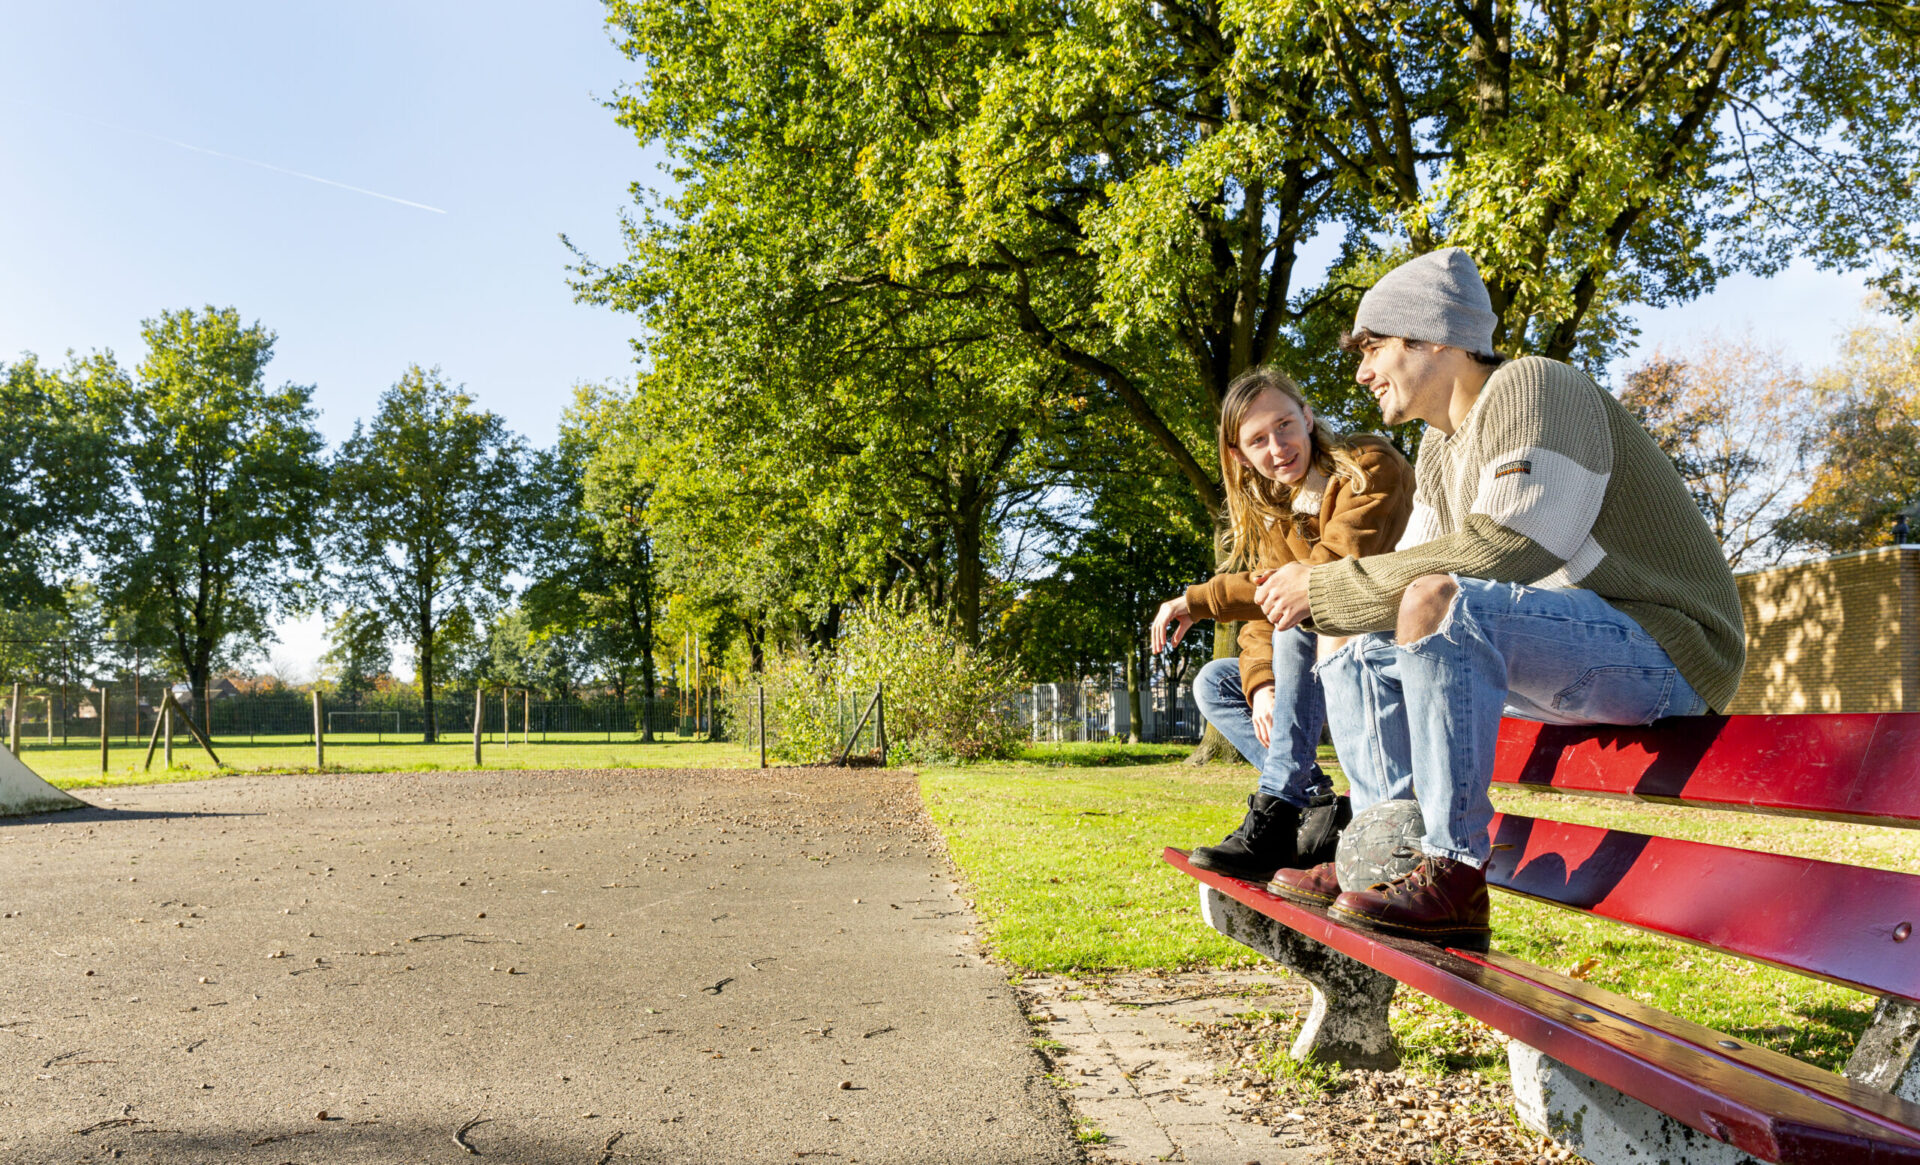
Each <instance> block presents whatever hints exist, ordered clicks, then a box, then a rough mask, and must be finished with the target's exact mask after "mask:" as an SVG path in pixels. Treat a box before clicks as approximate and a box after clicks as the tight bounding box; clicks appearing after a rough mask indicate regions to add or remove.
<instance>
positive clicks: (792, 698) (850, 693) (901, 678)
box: [729, 604, 1022, 763]
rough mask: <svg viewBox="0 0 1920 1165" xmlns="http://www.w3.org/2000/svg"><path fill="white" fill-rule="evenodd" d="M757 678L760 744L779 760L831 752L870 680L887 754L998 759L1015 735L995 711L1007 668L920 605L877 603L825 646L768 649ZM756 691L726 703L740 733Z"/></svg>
mask: <svg viewBox="0 0 1920 1165" xmlns="http://www.w3.org/2000/svg"><path fill="white" fill-rule="evenodd" d="M761 682H762V683H763V684H764V685H765V687H766V693H767V723H768V734H767V747H768V751H769V752H770V753H771V754H772V755H773V756H774V757H777V758H778V759H781V760H787V761H797V762H801V763H819V762H823V761H827V760H831V759H833V758H834V757H835V756H836V755H837V753H838V750H839V749H840V747H841V746H842V745H843V744H844V743H845V736H844V734H845V733H846V732H848V731H850V730H851V729H852V727H853V724H854V722H855V721H857V719H858V717H859V715H860V713H861V712H863V711H865V710H866V707H867V702H868V701H869V700H870V699H871V698H872V696H873V690H874V687H875V685H877V684H884V685H885V686H886V705H885V706H886V723H887V743H888V746H889V759H894V760H908V761H926V760H948V759H953V760H980V759H983V758H989V757H1007V756H1012V755H1014V754H1015V753H1016V752H1017V751H1018V749H1019V746H1020V743H1021V739H1022V738H1021V728H1020V726H1019V725H1017V724H1015V723H1014V722H1013V721H1012V720H1010V719H1009V718H1007V717H1006V716H1004V715H1002V713H1001V708H1002V707H1003V706H1004V705H1005V703H1006V702H1007V700H1008V699H1009V698H1010V697H1011V695H1012V694H1013V691H1014V689H1015V687H1016V686H1017V685H1016V684H1015V682H1014V679H1013V672H1012V669H1011V668H1010V667H1009V666H1008V665H1006V664H1004V663H1002V662H1000V661H999V660H996V659H993V658H991V657H990V656H987V655H984V654H982V653H980V652H978V651H975V650H974V649H972V648H971V647H968V646H967V645H966V644H965V643H963V642H961V641H960V639H959V637H958V636H956V635H955V634H954V633H953V632H952V631H951V630H950V629H949V628H947V627H946V626H944V625H943V624H941V623H939V622H937V621H935V620H934V619H933V618H932V617H930V616H929V615H927V614H926V613H924V612H920V611H911V610H906V609H903V608H900V607H896V606H892V605H884V604H877V605H874V606H871V607H867V608H864V609H862V610H859V611H856V612H854V613H853V615H851V616H850V617H849V618H848V620H847V622H846V624H845V626H844V630H843V633H842V635H841V638H840V642H839V643H838V644H837V645H836V646H835V649H834V650H833V651H832V652H830V653H827V654H824V655H821V656H819V657H817V658H815V657H810V656H808V655H807V654H806V653H805V652H802V651H794V652H784V653H778V654H775V653H769V655H768V657H767V662H766V671H765V673H764V674H763V676H762V677H761ZM756 698H757V696H756V693H755V692H754V689H753V688H752V686H750V685H749V686H746V687H743V688H741V689H739V690H737V691H736V692H735V693H734V694H733V696H732V698H731V699H730V700H729V705H730V716H729V719H731V720H732V722H733V723H734V724H736V725H738V726H740V730H741V732H742V734H743V735H747V736H749V737H750V736H751V734H752V733H753V731H754V729H753V726H754V724H755V723H756V719H757V710H756V706H755V704H754V701H755V700H756ZM848 710H851V711H850V714H849V712H848ZM867 731H868V732H871V727H869V728H868V730H867ZM863 735H865V734H864V733H863Z"/></svg>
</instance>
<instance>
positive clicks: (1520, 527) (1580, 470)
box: [1471, 445, 1608, 573]
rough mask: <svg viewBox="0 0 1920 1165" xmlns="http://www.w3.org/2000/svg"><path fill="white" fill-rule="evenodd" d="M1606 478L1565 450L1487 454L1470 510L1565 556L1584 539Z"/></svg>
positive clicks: (1532, 449) (1590, 529)
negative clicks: (1563, 452)
mask: <svg viewBox="0 0 1920 1165" xmlns="http://www.w3.org/2000/svg"><path fill="white" fill-rule="evenodd" d="M1607 478H1608V475H1607V474H1604V473H1595V472H1593V471H1592V470H1591V469H1588V468H1587V467H1585V466H1583V465H1581V464H1580V463H1579V462H1577V461H1575V460H1574V459H1573V458H1571V457H1568V456H1566V455H1565V454H1562V453H1555V452H1554V451H1553V450H1551V449H1542V448H1541V447H1539V446H1538V445H1529V446H1527V447H1525V448H1522V449H1515V450H1512V451H1511V452H1507V453H1502V454H1500V455H1499V456H1498V457H1489V458H1487V460H1486V461H1485V462H1484V463H1483V464H1482V465H1481V468H1480V485H1479V488H1478V490H1477V491H1475V493H1474V498H1473V509H1472V511H1471V512H1472V513H1475V514H1484V515H1486V516H1487V517H1489V518H1492V519H1493V520H1494V521H1495V522H1497V523H1499V524H1500V525H1502V526H1504V527H1506V528H1507V529H1509V530H1512V531H1513V532H1514V533H1516V534H1519V535H1521V536H1522V537H1526V538H1531V539H1533V540H1534V541H1535V542H1538V543H1539V544H1540V545H1541V546H1542V547H1544V548H1545V549H1546V551H1547V553H1549V554H1551V555H1553V556H1554V557H1555V558H1558V559H1562V560H1568V559H1571V558H1573V556H1574V555H1575V554H1576V553H1577V552H1578V551H1579V550H1580V549H1581V547H1582V546H1583V545H1584V544H1585V543H1586V542H1588V541H1589V540H1590V539H1589V535H1591V534H1592V533H1593V522H1594V519H1595V518H1598V517H1599V516H1600V503H1601V502H1602V501H1604V500H1605V499H1606V496H1607ZM1594 561H1595V562H1596V563H1597V562H1598V561H1599V560H1598V559H1595V560H1594ZM1588 569H1589V570H1590V569H1592V568H1591V567H1589V568H1588ZM1582 573H1585V572H1584V571H1583V572H1582Z"/></svg>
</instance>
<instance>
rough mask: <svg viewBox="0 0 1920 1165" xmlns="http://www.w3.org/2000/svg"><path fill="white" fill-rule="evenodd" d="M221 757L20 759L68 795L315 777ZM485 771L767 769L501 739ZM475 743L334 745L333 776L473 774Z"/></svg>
mask: <svg viewBox="0 0 1920 1165" xmlns="http://www.w3.org/2000/svg"><path fill="white" fill-rule="evenodd" d="M213 743H214V750H215V751H216V752H218V753H219V754H220V768H219V769H215V767H214V765H213V762H212V761H210V760H209V759H208V758H207V754H206V753H204V752H202V751H200V749H199V748H198V747H197V746H195V745H194V744H193V743H192V742H191V741H185V740H181V739H179V738H175V740H174V746H173V768H172V769H165V768H163V767H162V766H161V761H160V757H159V755H158V754H157V753H156V754H155V756H154V760H153V768H152V769H151V770H145V771H143V770H142V769H141V767H140V766H141V762H142V761H143V760H144V759H145V758H146V746H145V744H140V745H134V744H131V743H128V744H125V745H121V744H119V743H118V742H115V743H114V745H113V746H112V747H111V749H110V751H109V753H108V768H107V771H106V772H105V773H102V772H101V771H100V746H99V743H98V742H87V743H84V744H83V743H79V742H75V743H71V744H68V745H65V746H60V745H52V746H48V745H45V744H38V745H36V744H35V743H33V742H32V741H27V742H25V747H23V748H22V749H21V753H20V759H21V760H23V761H25V762H26V764H27V767H28V768H31V769H32V770H33V771H34V772H36V773H38V774H40V775H41V776H42V777H44V778H45V779H46V780H47V781H48V782H49V783H51V784H53V785H56V786H58V787H60V788H63V789H79V788H99V787H110V786H116V785H145V784H161V783H165V782H169V781H198V780H205V779H207V778H208V777H216V776H222V775H225V774H232V773H302V772H305V773H310V772H314V771H315V769H314V767H313V745H312V744H311V743H310V742H308V741H305V740H302V739H300V738H298V737H283V738H274V737H260V738H259V739H258V740H257V741H256V742H252V743H249V742H248V741H247V740H245V739H244V738H235V739H233V740H231V741H227V740H218V739H216V740H215V741H214V742H213ZM481 757H482V762H483V763H482V764H481V765H480V766H479V767H480V768H483V769H617V768H709V769H710V768H745V767H748V766H751V765H757V764H759V763H760V758H759V755H758V754H757V753H749V752H748V751H747V750H746V749H745V748H744V747H742V746H741V745H739V744H736V743H728V742H722V743H719V744H714V743H710V742H707V741H705V740H697V741H696V740H681V739H679V738H677V737H672V736H663V737H661V738H660V739H659V740H657V741H656V742H655V743H653V744H642V743H640V742H639V741H638V740H635V739H633V738H631V737H628V738H625V739H622V738H621V737H618V736H616V737H614V739H613V740H611V741H609V740H607V739H606V738H605V737H604V736H596V735H594V734H591V733H583V734H578V735H575V736H573V737H571V738H569V739H560V738H559V737H558V734H556V735H555V737H554V738H551V739H549V740H547V741H544V742H542V741H540V740H537V739H536V740H534V741H532V742H531V743H528V744H522V743H520V742H519V741H517V740H516V741H514V743H513V744H512V745H510V746H506V747H503V746H502V745H501V744H500V741H499V737H498V736H497V735H496V736H495V737H494V738H493V740H492V742H491V743H488V744H485V745H483V747H482V749H481ZM474 767H475V766H474V763H473V739H472V738H471V737H467V738H465V739H455V740H449V741H442V742H441V743H438V744H421V743H419V742H418V741H414V742H412V743H400V742H395V741H391V740H389V741H388V742H386V743H374V742H373V741H372V740H371V739H370V738H350V739H348V740H339V739H329V740H328V741H327V767H326V771H327V772H341V773H348V772H353V773H377V772H434V771H441V770H449V771H452V770H471V769H473V768H474Z"/></svg>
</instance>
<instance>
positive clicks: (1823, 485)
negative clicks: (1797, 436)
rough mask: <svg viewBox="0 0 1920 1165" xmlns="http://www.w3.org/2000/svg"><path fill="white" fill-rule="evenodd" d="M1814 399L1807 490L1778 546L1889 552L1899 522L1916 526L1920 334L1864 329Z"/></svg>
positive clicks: (1885, 323) (1869, 323) (1879, 320)
mask: <svg viewBox="0 0 1920 1165" xmlns="http://www.w3.org/2000/svg"><path fill="white" fill-rule="evenodd" d="M1815 390H1816V392H1817V394H1818V399H1819V413H1818V416H1817V417H1816V418H1815V420H1814V423H1813V424H1812V425H1811V426H1810V428H1811V431H1812V438H1811V441H1810V451H1811V456H1812V462H1813V464H1812V468H1811V472H1810V482H1809V485H1808V489H1807V494H1806V497H1805V498H1803V499H1802V500H1801V501H1800V503H1799V504H1798V505H1797V506H1795V507H1794V509H1793V511H1792V512H1791V513H1790V514H1789V515H1788V516H1787V518H1786V520H1785V521H1783V522H1782V523H1781V527H1780V533H1781V536H1782V537H1783V538H1786V539H1788V540H1790V541H1791V542H1793V543H1794V544H1796V545H1799V546H1802V547H1806V548H1808V549H1816V550H1824V551H1827V552H1830V553H1841V552H1845V551H1849V550H1864V549H1866V548H1868V547H1872V546H1885V545H1888V544H1890V543H1892V542H1893V541H1894V537H1893V523H1894V519H1895V518H1896V517H1897V516H1899V515H1901V514H1903V513H1904V514H1906V515H1907V516H1908V520H1909V522H1910V523H1912V524H1914V525H1916V526H1920V513H1916V506H1917V505H1920V326H1916V325H1915V324H1914V323H1912V322H1910V321H1909V322H1903V321H1900V320H1898V319H1895V318H1891V317H1888V316H1885V315H1876V316H1874V317H1870V318H1869V319H1867V320H1865V321H1863V322H1862V323H1861V324H1859V325H1858V326H1857V327H1855V328H1854V329H1853V330H1852V331H1851V332H1850V333H1849V334H1848V335H1847V337H1846V340H1845V342H1844V343H1843V345H1842V347H1841V356H1840V360H1839V361H1838V362H1837V363H1836V365H1835V366H1834V367H1833V368H1831V369H1828V370H1826V371H1825V372H1823V373H1822V374H1821V375H1820V376H1819V377H1818V378H1817V379H1816V383H1815Z"/></svg>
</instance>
